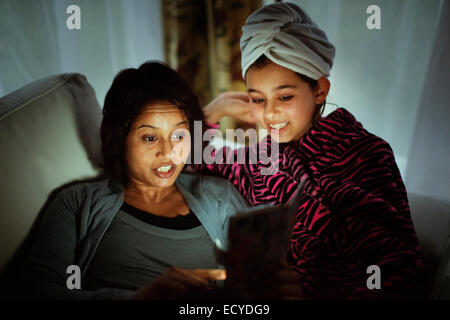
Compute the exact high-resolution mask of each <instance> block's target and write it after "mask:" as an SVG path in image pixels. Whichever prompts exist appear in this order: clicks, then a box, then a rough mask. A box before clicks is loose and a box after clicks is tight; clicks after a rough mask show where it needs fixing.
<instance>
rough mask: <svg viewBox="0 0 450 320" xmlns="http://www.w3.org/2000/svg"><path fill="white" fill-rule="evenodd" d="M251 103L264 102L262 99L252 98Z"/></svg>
mask: <svg viewBox="0 0 450 320" xmlns="http://www.w3.org/2000/svg"><path fill="white" fill-rule="evenodd" d="M252 102H253V103H262V102H264V98H253V99H252Z"/></svg>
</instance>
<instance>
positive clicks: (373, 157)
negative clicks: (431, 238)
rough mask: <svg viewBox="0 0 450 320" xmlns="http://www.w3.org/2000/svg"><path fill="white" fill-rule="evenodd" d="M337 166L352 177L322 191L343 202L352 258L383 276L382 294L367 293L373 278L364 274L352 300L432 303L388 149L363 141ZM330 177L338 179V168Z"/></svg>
mask: <svg viewBox="0 0 450 320" xmlns="http://www.w3.org/2000/svg"><path fill="white" fill-rule="evenodd" d="M346 162H347V163H346ZM350 163H351V165H350ZM339 165H340V166H341V168H346V172H352V173H353V174H352V176H351V177H349V178H347V179H342V180H341V181H339V182H340V183H339V184H336V183H328V184H325V186H324V187H325V188H324V191H325V192H326V193H328V194H329V195H330V197H336V199H339V200H338V201H336V203H337V205H338V206H340V207H341V208H342V209H341V214H342V215H343V217H345V224H346V231H347V234H348V238H347V239H348V246H347V249H348V253H349V254H350V255H353V256H354V257H356V258H357V259H358V260H359V261H360V265H362V266H363V267H369V266H372V265H375V266H378V267H379V269H380V271H381V277H380V280H381V289H369V288H368V286H367V282H366V281H364V280H367V278H369V276H370V274H368V273H367V270H360V271H361V272H362V275H363V276H362V281H361V282H360V286H357V287H356V288H354V290H353V292H352V293H351V294H350V296H349V297H348V298H349V299H366V298H383V299H384V298H388V299H389V298H426V297H428V296H429V284H428V282H427V279H426V276H425V272H424V267H423V260H422V255H421V250H420V247H419V243H418V240H417V236H416V233H415V230H414V226H413V223H412V220H411V215H410V211H409V205H408V200H407V195H406V189H405V186H404V184H403V181H402V179H401V175H400V172H399V170H398V167H397V165H396V163H395V159H394V155H393V152H392V149H391V147H390V146H389V144H388V143H387V142H385V141H384V140H382V139H380V138H378V137H376V136H371V137H368V138H367V139H362V140H361V142H360V143H358V145H356V146H355V147H354V148H352V149H350V150H349V151H348V152H347V154H346V155H345V156H344V158H343V159H342V161H340V162H339ZM349 168H351V170H350V171H348V170H349ZM330 172H331V173H332V175H336V168H333V169H332V170H330ZM344 175H345V174H343V176H344ZM330 176H331V174H330ZM347 176H348V174H347ZM325 180H326V179H324V181H325ZM330 181H331V180H330Z"/></svg>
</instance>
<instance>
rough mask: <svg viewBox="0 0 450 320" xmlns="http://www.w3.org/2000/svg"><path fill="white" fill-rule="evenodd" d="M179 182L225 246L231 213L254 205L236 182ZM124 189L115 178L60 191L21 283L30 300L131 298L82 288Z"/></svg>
mask: <svg viewBox="0 0 450 320" xmlns="http://www.w3.org/2000/svg"><path fill="white" fill-rule="evenodd" d="M175 185H176V186H177V187H178V189H179V190H180V192H181V193H182V195H183V197H184V199H185V201H186V203H187V204H188V206H189V207H190V208H191V210H192V212H193V213H194V214H195V215H196V216H197V217H198V219H199V220H200V222H201V223H202V225H203V226H204V228H205V229H206V231H207V233H208V235H209V236H210V238H211V240H212V241H214V240H216V239H219V240H220V241H221V242H222V243H223V244H225V245H226V240H227V230H228V220H229V217H230V216H232V215H234V214H236V213H237V212H238V211H245V210H246V209H247V208H248V207H249V205H248V203H247V202H246V200H245V199H244V198H243V197H242V196H241V195H240V194H239V192H238V191H237V190H236V188H235V187H233V185H232V184H231V183H230V182H228V181H226V180H224V179H220V178H216V177H209V176H200V175H198V174H191V173H181V174H180V175H179V177H178V178H177V180H176V182H175ZM123 197H124V190H123V187H122V185H121V184H119V183H117V182H114V181H112V180H107V179H105V180H102V181H98V182H85V183H79V184H76V185H74V186H72V187H69V188H67V189H64V190H63V191H61V192H60V193H59V194H58V196H57V197H56V199H55V200H54V201H53V202H52V203H51V204H50V206H49V207H48V210H47V211H46V212H45V216H44V217H43V220H42V222H41V225H40V226H39V232H38V233H37V236H36V238H35V239H34V241H33V242H34V243H33V247H32V248H31V250H30V254H29V255H28V257H27V259H26V261H25V263H24V264H23V268H22V272H21V277H20V283H21V291H22V290H23V291H25V292H27V297H28V298H44V299H127V298H130V297H131V296H132V295H133V294H134V292H132V291H126V290H120V289H112V288H111V289H110V288H105V289H101V290H98V291H85V290H83V278H84V276H85V274H86V271H87V269H88V267H89V264H90V262H91V260H92V258H93V256H94V254H95V251H96V249H97V247H98V245H99V243H100V241H101V239H102V236H103V235H104V234H105V231H106V230H107V229H108V227H109V225H110V223H111V221H112V219H113V218H114V216H115V215H116V213H117V212H118V210H119V209H120V207H121V206H122V203H123ZM69 265H77V266H79V267H80V271H81V289H72V290H69V289H68V288H67V286H66V281H67V278H68V277H69V276H70V275H71V274H67V273H66V270H67V267H68V266H69Z"/></svg>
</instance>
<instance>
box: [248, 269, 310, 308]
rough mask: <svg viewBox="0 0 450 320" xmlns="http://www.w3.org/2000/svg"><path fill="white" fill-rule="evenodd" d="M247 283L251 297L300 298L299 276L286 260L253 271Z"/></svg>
mask: <svg viewBox="0 0 450 320" xmlns="http://www.w3.org/2000/svg"><path fill="white" fill-rule="evenodd" d="M249 280H250V281H249V283H248V285H247V288H248V289H247V291H248V295H249V297H250V298H251V299H272V300H273V299H275V300H280V299H289V300H293V299H294V300H299V299H301V298H302V286H301V277H300V275H299V274H297V273H296V272H295V271H293V270H292V269H291V268H290V267H289V265H288V264H287V262H285V261H283V262H276V263H273V264H271V265H268V266H267V267H265V268H264V269H262V270H260V271H259V272H257V273H255V274H254V276H253V277H252V279H249Z"/></svg>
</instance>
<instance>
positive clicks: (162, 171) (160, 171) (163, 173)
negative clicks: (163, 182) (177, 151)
mask: <svg viewBox="0 0 450 320" xmlns="http://www.w3.org/2000/svg"><path fill="white" fill-rule="evenodd" d="M153 172H154V174H155V175H156V176H158V177H160V178H162V179H167V178H170V177H171V176H172V175H173V173H174V172H175V165H174V164H173V163H170V164H164V165H162V166H160V167H158V168H156V169H153Z"/></svg>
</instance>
